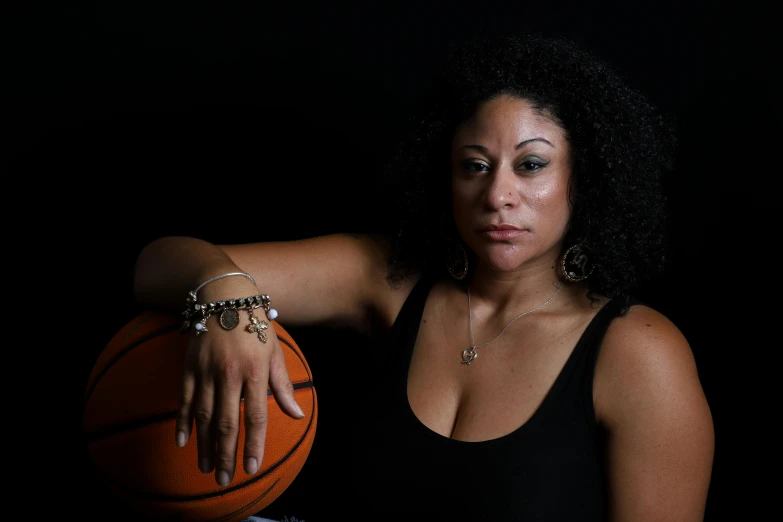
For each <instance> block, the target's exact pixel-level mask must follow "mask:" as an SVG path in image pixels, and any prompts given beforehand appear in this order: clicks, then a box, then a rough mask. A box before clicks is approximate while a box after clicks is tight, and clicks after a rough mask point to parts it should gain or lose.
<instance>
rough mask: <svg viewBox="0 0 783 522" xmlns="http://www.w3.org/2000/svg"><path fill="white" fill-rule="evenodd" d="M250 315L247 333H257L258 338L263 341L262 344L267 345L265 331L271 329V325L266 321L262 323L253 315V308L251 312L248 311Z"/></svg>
mask: <svg viewBox="0 0 783 522" xmlns="http://www.w3.org/2000/svg"><path fill="white" fill-rule="evenodd" d="M248 313H249V314H250V324H249V325H247V331H248V332H250V333H257V334H258V338H259V339H261V342H262V343H265V342H266V332H264V330H266V329H267V328H269V323H267V322H266V321H262V320H260V319H259V318H258V317H256V316H255V315H254V314H253V309H252V308H251V309H250V310H248Z"/></svg>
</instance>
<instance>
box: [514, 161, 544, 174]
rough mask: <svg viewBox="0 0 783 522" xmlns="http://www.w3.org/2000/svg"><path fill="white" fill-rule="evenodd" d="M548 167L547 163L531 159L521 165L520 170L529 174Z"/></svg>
mask: <svg viewBox="0 0 783 522" xmlns="http://www.w3.org/2000/svg"><path fill="white" fill-rule="evenodd" d="M546 165H547V162H543V161H539V160H532V159H529V160H525V161H523V162H522V163H520V164H519V168H520V169H522V170H526V171H528V172H537V171H539V170H541V169H542V168H544V167H546Z"/></svg>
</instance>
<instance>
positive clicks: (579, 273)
mask: <svg viewBox="0 0 783 522" xmlns="http://www.w3.org/2000/svg"><path fill="white" fill-rule="evenodd" d="M586 250H587V249H586V248H585V247H584V245H582V244H580V243H577V244H575V245H573V246H571V247H570V248H569V249H568V250H566V251H565V253H563V259H562V261H561V262H560V270H561V272H562V274H563V277H564V278H565V279H566V281H568V282H570V283H576V282H578V281H583V280H585V279H587V278H588V277H590V274H592V273H593V269H594V268H595V267H594V266H593V264H592V263H591V262H590V258H589V257H588V255H587V253H586Z"/></svg>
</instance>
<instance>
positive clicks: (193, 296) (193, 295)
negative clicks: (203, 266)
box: [188, 272, 258, 303]
mask: <svg viewBox="0 0 783 522" xmlns="http://www.w3.org/2000/svg"><path fill="white" fill-rule="evenodd" d="M231 276H243V277H247V278H248V279H250V280H251V281H253V284H254V285H256V287H258V285H257V284H256V280H255V279H253V276H251V275H250V274H248V273H246V272H228V273H227V274H220V275H217V276H215V277H212V278H210V279H207V280H206V281H204V282H203V283H201V284H200V285H198V286H197V287H196V289H195V290H191V291H190V292H188V295H189V296H190V298H191V299H192V302H193V303H195V302H196V301H197V300H198V292H199V290H201V289H202V288H204V287H205V286H206V285H208V284H209V283H211V282H213V281H217V280H218V279H223V278H224V277H231Z"/></svg>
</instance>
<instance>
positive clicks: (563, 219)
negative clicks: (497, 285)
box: [451, 95, 571, 271]
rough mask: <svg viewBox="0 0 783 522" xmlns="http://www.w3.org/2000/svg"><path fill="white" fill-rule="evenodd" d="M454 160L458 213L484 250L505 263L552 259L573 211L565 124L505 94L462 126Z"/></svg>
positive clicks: (478, 249) (468, 239) (495, 264)
mask: <svg viewBox="0 0 783 522" xmlns="http://www.w3.org/2000/svg"><path fill="white" fill-rule="evenodd" d="M451 164H452V168H451V172H452V175H451V187H452V206H453V210H454V220H455V222H456V225H457V229H458V230H459V233H460V235H461V236H462V238H463V240H464V241H465V243H466V244H467V245H468V246H470V248H471V249H472V250H473V251H474V252H475V253H476V255H477V256H478V258H479V259H480V260H481V261H483V262H485V263H487V264H488V265H489V267H490V268H491V269H493V270H499V271H510V270H515V269H517V268H520V267H522V266H526V265H531V264H535V263H539V262H544V263H549V264H551V262H552V260H553V259H555V258H556V256H557V255H558V253H559V252H560V247H561V245H562V239H563V235H564V234H565V230H566V227H567V225H568V221H569V219H570V216H571V210H570V206H569V203H568V185H569V181H570V179H571V162H570V153H569V146H568V142H567V141H566V136H565V131H564V130H563V129H562V128H560V127H559V126H558V125H557V124H556V123H555V122H554V121H552V120H551V119H550V118H548V117H547V116H545V115H543V114H542V113H541V112H540V111H537V110H535V109H533V107H532V105H531V104H530V103H529V102H528V101H526V100H523V99H520V98H515V97H512V96H508V95H501V96H498V97H495V98H492V99H490V100H488V101H487V102H485V103H484V104H483V105H481V106H480V107H479V109H478V111H477V112H476V114H475V115H474V116H473V117H472V118H471V119H470V120H468V121H466V122H465V123H463V124H462V125H461V126H460V127H458V128H457V130H456V133H455V136H454V140H453V142H452V163H451Z"/></svg>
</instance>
